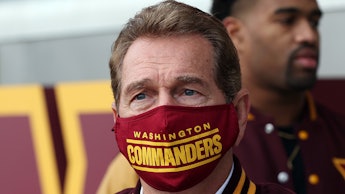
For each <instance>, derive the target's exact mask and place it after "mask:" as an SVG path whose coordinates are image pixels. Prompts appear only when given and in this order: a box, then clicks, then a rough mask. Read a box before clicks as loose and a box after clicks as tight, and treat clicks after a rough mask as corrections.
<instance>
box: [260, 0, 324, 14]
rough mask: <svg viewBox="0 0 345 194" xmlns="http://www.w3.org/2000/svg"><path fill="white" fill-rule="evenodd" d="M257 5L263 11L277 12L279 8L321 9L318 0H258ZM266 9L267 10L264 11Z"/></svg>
mask: <svg viewBox="0 0 345 194" xmlns="http://www.w3.org/2000/svg"><path fill="white" fill-rule="evenodd" d="M256 1H257V3H256V5H257V6H255V7H256V8H257V9H258V10H259V11H261V13H275V11H276V10H278V9H291V8H293V9H296V10H298V11H300V12H312V11H314V10H317V9H319V6H318V3H317V1H316V0H256ZM264 10H265V11H264Z"/></svg>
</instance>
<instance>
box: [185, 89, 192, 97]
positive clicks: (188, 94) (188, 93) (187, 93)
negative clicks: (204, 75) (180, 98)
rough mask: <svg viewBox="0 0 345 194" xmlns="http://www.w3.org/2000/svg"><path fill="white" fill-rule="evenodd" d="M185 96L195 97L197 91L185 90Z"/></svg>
mask: <svg viewBox="0 0 345 194" xmlns="http://www.w3.org/2000/svg"><path fill="white" fill-rule="evenodd" d="M184 94H185V95H186V96H193V95H194V94H195V91H194V90H188V89H187V90H185V91H184Z"/></svg>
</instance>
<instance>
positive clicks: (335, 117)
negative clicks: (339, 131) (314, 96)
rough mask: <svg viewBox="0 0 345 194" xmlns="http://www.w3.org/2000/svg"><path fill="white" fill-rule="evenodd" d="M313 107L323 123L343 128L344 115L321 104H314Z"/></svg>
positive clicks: (344, 122)
mask: <svg viewBox="0 0 345 194" xmlns="http://www.w3.org/2000/svg"><path fill="white" fill-rule="evenodd" d="M315 105H316V109H317V114H318V117H319V118H321V119H323V120H324V121H325V122H331V123H333V124H335V125H337V126H341V127H345V115H342V114H340V113H338V112H335V111H333V110H331V109H330V108H328V107H327V106H325V105H323V104H321V103H318V102H316V103H315Z"/></svg>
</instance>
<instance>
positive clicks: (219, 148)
mask: <svg viewBox="0 0 345 194" xmlns="http://www.w3.org/2000/svg"><path fill="white" fill-rule="evenodd" d="M109 65H110V70H111V80H112V90H113V94H114V97H115V99H116V101H115V105H114V106H113V110H114V118H115V125H114V131H115V136H116V141H117V144H118V147H119V150H120V151H121V153H122V154H123V155H124V157H125V158H126V159H127V160H128V162H129V163H130V164H131V166H132V167H133V168H134V169H135V171H136V173H137V174H138V175H139V178H140V181H139V182H138V185H137V186H136V188H133V189H129V190H124V191H122V193H141V192H143V193H174V192H179V193H216V192H218V193H265V192H271V193H291V192H290V191H289V190H286V189H284V188H283V187H280V186H277V185H274V184H263V185H256V184H254V183H253V182H251V181H250V180H249V179H248V178H247V177H246V176H245V173H244V171H243V170H242V168H241V166H240V164H239V162H238V161H237V159H236V158H235V157H233V155H232V146H233V145H235V144H238V143H239V142H240V140H241V137H242V135H243V133H244V130H245V126H246V121H247V113H248V109H249V104H248V95H247V92H246V90H243V89H241V76H240V67H239V61H238V57H237V53H236V49H235V47H234V46H233V44H232V42H231V40H230V38H229V36H228V35H227V32H226V30H225V28H224V26H223V25H222V24H221V22H219V21H218V20H217V19H216V18H214V17H212V16H210V15H208V14H206V13H204V12H202V11H200V10H198V9H195V8H193V7H190V6H187V5H185V4H182V3H178V2H175V1H165V2H162V3H160V4H157V5H155V6H151V7H148V8H146V9H143V10H142V11H141V12H140V13H138V14H137V15H136V16H135V17H134V18H133V19H131V20H129V22H128V23H127V25H126V26H125V27H124V29H123V30H122V31H121V33H120V35H119V37H118V38H117V40H116V41H115V44H114V47H113V51H112V56H111V59H110V63H109ZM122 178H125V177H122Z"/></svg>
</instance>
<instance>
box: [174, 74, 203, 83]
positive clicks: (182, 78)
mask: <svg viewBox="0 0 345 194" xmlns="http://www.w3.org/2000/svg"><path fill="white" fill-rule="evenodd" d="M176 80H177V81H178V82H181V83H184V84H189V83H197V84H200V85H206V83H205V82H204V81H203V80H201V79H200V78H197V77H194V76H188V75H186V76H179V77H177V79H176Z"/></svg>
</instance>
